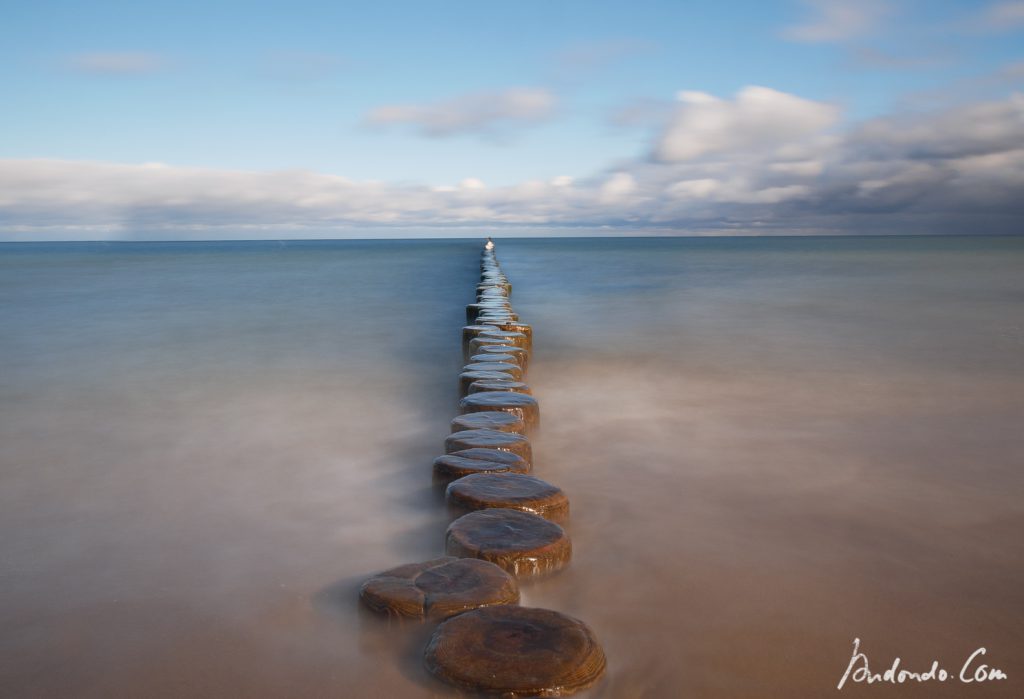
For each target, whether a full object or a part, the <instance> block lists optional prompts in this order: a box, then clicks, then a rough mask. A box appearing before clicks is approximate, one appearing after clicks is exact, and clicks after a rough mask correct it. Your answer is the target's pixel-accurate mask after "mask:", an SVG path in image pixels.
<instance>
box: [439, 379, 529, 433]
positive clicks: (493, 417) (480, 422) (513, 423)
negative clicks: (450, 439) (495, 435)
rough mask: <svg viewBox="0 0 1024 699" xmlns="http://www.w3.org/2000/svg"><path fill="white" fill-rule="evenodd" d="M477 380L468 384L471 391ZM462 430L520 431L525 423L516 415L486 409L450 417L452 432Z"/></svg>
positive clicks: (523, 428) (524, 427) (524, 426)
mask: <svg viewBox="0 0 1024 699" xmlns="http://www.w3.org/2000/svg"><path fill="white" fill-rule="evenodd" d="M476 383H477V382H475V381H474V382H473V383H471V384H470V385H469V389H470V390H471V391H472V390H473V386H475V385H476ZM462 430H499V431H501V432H516V433H520V434H521V433H522V432H523V431H525V430H526V423H525V422H523V419H522V418H521V417H519V416H518V415H513V414H512V413H503V412H501V411H499V410H486V411H484V412H482V413H466V414H464V415H459V416H457V417H455V418H454V419H452V432H461V431H462Z"/></svg>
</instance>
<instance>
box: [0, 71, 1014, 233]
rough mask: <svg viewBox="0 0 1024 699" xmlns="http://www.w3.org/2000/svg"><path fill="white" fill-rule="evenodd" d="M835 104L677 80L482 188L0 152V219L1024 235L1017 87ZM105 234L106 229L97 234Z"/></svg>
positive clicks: (109, 229) (148, 225) (138, 224)
mask: <svg viewBox="0 0 1024 699" xmlns="http://www.w3.org/2000/svg"><path fill="white" fill-rule="evenodd" d="M839 119H840V111H839V109H838V108H837V107H836V106H834V105H830V104H826V103H822V102H815V101H812V100H806V99H802V98H800V97H798V96H796V95H790V94H786V93H783V92H779V91H776V90H771V89H769V88H765V87H748V88H744V89H743V90H741V91H740V92H739V93H738V94H737V95H736V96H734V97H733V98H731V99H722V98H717V97H714V96H711V95H706V94H703V93H694V92H684V93H681V94H680V97H679V100H678V102H677V104H676V106H675V107H674V111H673V113H672V114H671V116H670V117H669V119H668V121H667V123H666V124H664V126H663V127H662V128H661V130H660V131H659V132H658V133H657V134H656V136H655V137H654V138H653V140H652V143H651V145H650V149H649V152H648V154H647V155H646V156H645V157H640V158H637V159H634V160H632V161H627V162H620V163H617V164H615V166H613V167H610V168H608V169H607V170H605V171H604V172H600V173H595V174H594V175H593V176H592V177H590V178H587V179H584V180H578V181H573V180H571V179H570V178H567V177H560V178H555V179H553V180H550V181H528V182H522V183H520V184H518V185H515V186H510V187H500V188H487V187H484V186H482V184H481V183H480V182H478V181H475V180H472V179H470V180H466V181H465V182H463V184H461V185H460V186H457V187H443V186H426V185H423V186H406V185H389V184H383V183H376V182H357V181H352V180H349V179H346V178H344V177H339V176H335V175H328V174H320V173H314V172H308V171H274V172H245V171H223V170H211V169H199V168H188V167H173V166H168V165H162V164H144V165H132V164H116V163H99V162H81V161H63V160H0V231H7V233H6V237H8V238H15V239H24V238H26V237H31V236H32V234H33V233H45V232H46V231H73V230H76V229H79V230H84V229H89V230H90V231H91V233H90V234H89V236H88V237H100V236H107V237H121V236H128V235H130V236H141V237H146V235H147V231H151V232H153V233H152V235H153V237H161V236H163V237H166V235H167V234H168V233H169V232H170V233H173V231H175V230H192V231H195V230H205V231H207V232H208V234H209V237H217V231H218V230H220V229H229V228H256V229H260V230H262V233H261V234H260V235H261V236H275V235H278V234H281V235H284V234H287V235H298V236H301V235H302V231H303V230H308V231H314V230H319V231H322V230H330V229H340V228H343V227H346V226H411V227H434V226H456V227H457V226H495V225H499V226H500V225H519V226H534V227H553V228H558V227H563V226H582V227H590V228H599V227H611V228H612V229H613V230H616V231H620V232H623V233H625V232H641V233H642V232H643V231H644V230H650V229H673V230H678V231H679V232H682V233H686V232H693V231H703V232H714V231H722V232H728V231H742V232H747V233H758V232H761V233H792V234H799V233H927V232H935V233H955V232H959V233H1020V232H1021V231H1020V220H1021V218H1020V217H1021V215H1022V214H1024V96H1022V95H1019V94H1013V95H1011V96H1010V97H1008V98H1006V99H1004V100H1001V101H993V102H986V103H978V104H973V105H968V106H961V107H957V108H953V109H949V110H946V111H944V112H941V113H934V114H928V115H922V114H917V115H903V116H898V117H888V118H880V119H875V120H871V121H868V122H865V123H862V124H858V125H855V126H853V127H850V128H846V129H840V127H839ZM97 230H101V231H105V232H104V233H102V234H97V233H96V231H97Z"/></svg>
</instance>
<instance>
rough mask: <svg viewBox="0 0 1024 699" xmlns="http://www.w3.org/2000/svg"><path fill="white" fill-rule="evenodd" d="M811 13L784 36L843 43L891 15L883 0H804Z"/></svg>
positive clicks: (814, 41)
mask: <svg viewBox="0 0 1024 699" xmlns="http://www.w3.org/2000/svg"><path fill="white" fill-rule="evenodd" d="M803 4H804V5H806V6H807V9H808V11H809V14H810V16H809V17H808V18H807V19H806V20H805V21H803V22H802V23H800V24H796V25H793V26H791V27H787V28H786V29H784V30H783V32H782V35H783V37H785V38H787V39H790V40H792V41H801V42H808V43H821V42H841V41H847V40H849V39H855V38H857V37H860V36H864V35H865V34H868V33H870V32H871V31H872V30H874V29H875V28H876V27H877V26H878V25H879V23H880V22H881V21H882V19H883V18H884V17H885V16H886V15H887V14H889V12H890V8H889V6H888V4H887V3H885V2H883V1H882V0H803Z"/></svg>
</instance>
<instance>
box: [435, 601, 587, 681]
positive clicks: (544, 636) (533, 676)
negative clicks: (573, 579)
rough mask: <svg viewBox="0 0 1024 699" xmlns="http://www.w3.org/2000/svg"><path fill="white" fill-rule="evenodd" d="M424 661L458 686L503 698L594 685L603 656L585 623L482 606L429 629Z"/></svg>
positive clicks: (545, 612)
mask: <svg viewBox="0 0 1024 699" xmlns="http://www.w3.org/2000/svg"><path fill="white" fill-rule="evenodd" d="M423 661H424V665H425V666H426V668H427V671H428V672H430V673H431V674H432V675H434V676H435V677H437V678H439V679H441V680H444V681H445V682H448V683H449V684H452V685H455V686H456V687H459V688H461V689H465V690H469V691H472V692H484V693H487V694H500V695H502V696H506V697H559V696H565V695H568V694H572V693H574V692H578V691H580V690H582V689H586V688H587V687H590V686H592V685H593V684H594V683H596V682H597V681H598V680H599V679H600V678H601V676H602V675H603V674H604V671H605V665H606V660H605V655H604V651H603V650H602V649H601V646H600V644H599V643H598V642H597V639H596V638H595V636H594V632H593V631H591V630H590V627H588V626H587V625H586V624H584V623H583V622H582V621H580V620H578V619H574V618H572V617H571V616H568V615H566V614H560V613H559V612H555V611H551V610H549V609H535V608H529V607H485V608H483V609H477V610H474V611H471V612H466V613H465V614H460V615H459V616H457V617H454V618H452V619H449V620H448V621H445V622H444V623H442V624H441V625H440V626H438V627H437V629H436V630H435V631H434V634H433V636H431V639H430V642H429V643H428V644H427V649H426V652H425V653H424V658H423Z"/></svg>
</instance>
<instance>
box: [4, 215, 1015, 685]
mask: <svg viewBox="0 0 1024 699" xmlns="http://www.w3.org/2000/svg"><path fill="white" fill-rule="evenodd" d="M483 236H484V234H483V233H482V234H481V237H480V239H464V240H388V241H370V240H341V241H260V242H205V243H192V242H189V243H143V242H124V243H40V244H28V243H22V244H3V245H0V533H2V536H0V695H3V696H5V697H17V698H19V699H20V698H28V697H60V698H64V697H75V698H97V699H99V698H104V699H108V698H112V697H114V698H119V697H147V698H155V699H163V698H165V697H166V698H169V697H216V698H226V697H245V698H257V699H259V698H264V697H267V698H271V697H273V698H277V697H354V698H358V699H364V698H375V697H381V698H389V699H390V698H396V697H410V698H420V697H448V696H454V694H453V692H451V691H450V690H448V689H447V688H446V687H445V686H444V685H441V684H439V683H438V682H436V681H435V680H433V679H432V678H431V677H430V676H429V675H428V674H427V673H426V671H425V670H424V669H423V667H422V660H421V657H422V650H423V646H424V645H425V643H426V640H427V638H428V636H429V634H430V632H431V630H432V626H431V625H430V624H424V623H418V622H398V621H394V620H392V621H387V620H383V619H380V618H377V617H375V616H373V615H372V614H370V613H368V612H366V611H365V610H363V609H361V608H360V606H359V604H358V599H357V598H358V589H359V585H360V583H361V582H362V581H363V580H364V579H365V578H367V577H368V576H369V575H371V574H373V573H375V572H378V571H381V570H384V569H387V568H390V567H393V566H396V565H399V564H403V563H408V562H414V561H421V560H426V559H429V558H433V557H436V556H439V555H442V554H443V549H444V532H445V528H446V526H447V525H448V523H449V522H450V521H451V516H452V515H451V513H450V512H449V511H448V510H446V508H445V506H444V503H443V499H442V498H441V496H440V494H439V492H438V489H437V487H436V486H435V485H434V484H432V482H431V462H432V461H433V459H434V458H435V457H437V456H439V455H440V454H441V453H442V451H443V442H444V438H445V436H446V435H447V434H448V431H449V421H450V420H451V418H452V417H454V416H455V415H456V414H457V395H456V391H457V375H458V373H459V369H460V366H461V365H462V355H461V350H460V337H461V332H460V328H461V326H462V325H464V324H465V310H464V307H465V305H466V304H467V303H470V302H472V301H473V300H474V298H473V296H474V287H475V284H476V282H477V277H478V274H479V266H478V265H479V253H480V251H481V247H482V243H483ZM496 243H497V248H496V252H497V256H498V259H499V261H500V262H501V264H502V267H503V269H504V271H505V273H506V274H507V275H508V277H509V278H510V280H511V282H512V284H513V294H512V301H513V304H514V305H515V308H516V310H517V312H518V313H519V314H520V316H521V317H522V319H523V320H524V321H525V322H528V323H531V324H532V325H533V328H534V355H533V359H532V362H531V364H530V371H529V376H528V379H527V380H528V382H529V383H530V385H531V386H532V388H533V391H534V394H535V396H536V397H537V399H538V401H539V403H540V408H541V430H540V432H539V434H538V435H537V437H536V438H535V439H534V442H533V444H534V455H535V466H534V473H535V475H537V476H538V477H540V478H543V479H545V480H547V481H549V482H551V483H554V484H556V485H558V486H560V487H561V488H563V490H565V492H566V493H567V494H568V496H569V499H570V502H571V519H570V521H569V523H568V524H567V525H566V527H567V529H568V531H569V533H570V535H571V537H572V540H573V547H574V557H573V560H572V563H571V564H570V566H569V567H568V568H567V569H565V570H564V571H562V572H560V573H558V574H556V575H553V576H550V577H547V578H544V579H541V580H537V581H526V582H524V584H523V589H522V594H523V603H524V604H527V605H530V606H538V607H546V608H551V609H556V610H558V611H561V612H564V613H567V614H569V615H572V616H575V617H577V618H579V619H581V620H583V621H585V622H586V623H587V624H588V625H589V626H590V627H591V628H592V629H593V630H594V632H595V634H596V635H597V637H598V639H599V640H600V642H601V643H602V644H603V646H604V649H605V652H606V655H607V658H608V671H607V675H606V677H605V678H604V680H603V681H602V682H601V683H600V684H598V685H597V686H596V687H594V688H593V689H590V690H588V691H586V692H585V693H583V694H582V695H581V696H584V697H602V698H608V699H631V698H640V697H658V698H660V697H665V698H675V697H711V698H717V697H743V698H761V697H767V698H775V697H778V698H780V699H782V698H785V699H793V698H794V697H822V696H832V695H833V694H839V695H842V694H844V693H845V694H852V695H855V696H863V697H869V696H871V697H879V698H880V699H881V698H883V697H896V696H899V697H957V698H962V697H973V696H977V697H1019V696H1022V691H1024V690H1022V683H1024V237H1003V238H995V237H976V236H961V237H770V238H768V237H765V238H755V237H732V238H641V237H624V238H546V239H515V238H503V237H497V238H496ZM855 642H856V643H857V644H858V645H857V648H858V649H859V652H860V653H862V654H863V656H864V658H863V659H858V658H857V657H855V656H854V647H855V646H854V644H855ZM979 648H983V649H984V651H983V652H982V653H980V654H979V653H978V652H977V651H978V649H979ZM896 658H899V659H900V660H899V668H900V669H907V670H910V671H915V672H918V673H925V672H926V671H927V670H929V669H930V668H931V667H932V665H933V663H937V664H938V665H937V667H938V668H941V669H945V670H946V671H947V672H948V675H949V677H948V679H947V680H946V681H940V680H938V679H935V680H927V679H925V680H923V681H918V680H917V679H914V678H909V679H906V680H905V681H904V682H903V683H894V682H888V681H885V680H879V681H877V682H875V683H874V685H875V686H872V687H870V688H869V687H867V686H866V683H865V682H854V681H853V680H852V679H848V680H847V683H846V686H845V687H844V688H843V689H841V690H839V689H837V685H838V684H839V683H840V681H841V678H842V677H843V675H844V672H846V671H847V670H848V669H850V668H851V667H853V668H854V669H856V667H860V665H863V664H865V663H869V664H870V671H871V672H872V673H879V675H881V673H883V672H884V671H885V670H887V669H889V668H890V667H892V665H893V662H894V660H895V659H896ZM965 664H966V665H967V666H968V667H967V670H966V671H967V679H969V680H972V681H971V682H964V680H963V679H961V677H960V673H961V672H962V671H963V670H964V666H965ZM982 665H984V666H986V668H988V669H992V668H997V669H1000V670H1001V671H1002V672H1003V673H1005V674H1006V675H1007V676H1008V679H1005V680H999V679H987V677H986V679H985V681H977V680H976V678H975V671H976V670H977V668H978V667H980V666H982ZM852 674H854V675H856V673H855V672H854V673H852Z"/></svg>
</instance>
